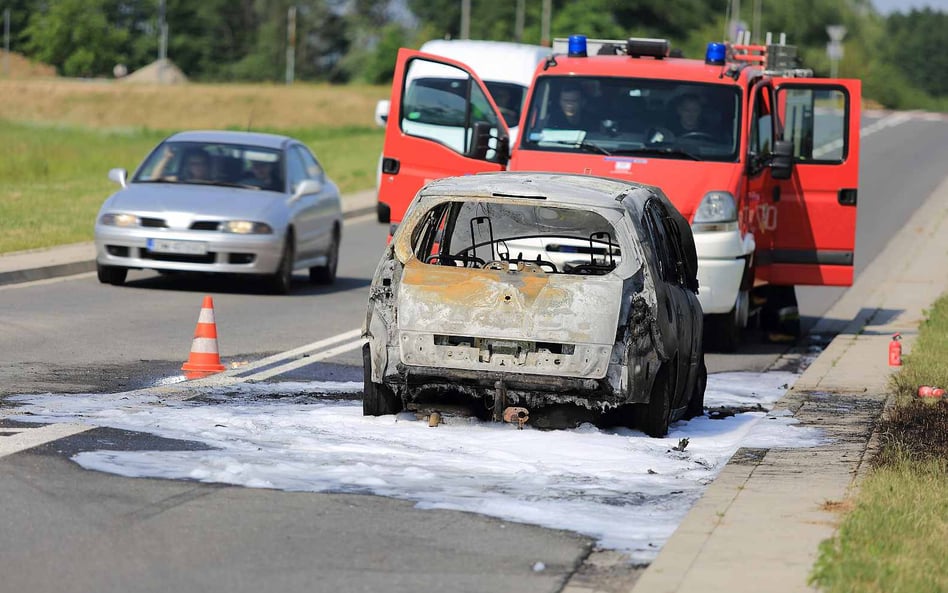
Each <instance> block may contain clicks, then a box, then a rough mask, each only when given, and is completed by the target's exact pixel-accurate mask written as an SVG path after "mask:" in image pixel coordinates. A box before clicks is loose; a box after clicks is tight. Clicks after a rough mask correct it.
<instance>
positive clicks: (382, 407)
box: [362, 344, 402, 416]
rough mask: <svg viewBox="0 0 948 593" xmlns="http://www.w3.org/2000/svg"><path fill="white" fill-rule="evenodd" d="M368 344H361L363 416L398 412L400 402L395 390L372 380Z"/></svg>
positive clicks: (399, 410)
mask: <svg viewBox="0 0 948 593" xmlns="http://www.w3.org/2000/svg"><path fill="white" fill-rule="evenodd" d="M369 348H370V347H369V345H368V344H366V345H364V346H362V377H363V381H364V387H363V395H362V415H363V416H385V415H386V414H398V413H399V412H401V411H402V405H401V404H402V402H401V400H399V399H398V396H397V395H395V392H394V391H392V390H391V389H389V388H388V387H386V386H385V385H382V384H381V383H373V382H372V354H371V351H370V350H369Z"/></svg>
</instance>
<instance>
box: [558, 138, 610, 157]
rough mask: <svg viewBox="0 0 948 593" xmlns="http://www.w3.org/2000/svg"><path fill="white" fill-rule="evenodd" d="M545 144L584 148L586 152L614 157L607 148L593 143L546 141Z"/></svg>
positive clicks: (583, 141) (582, 141)
mask: <svg viewBox="0 0 948 593" xmlns="http://www.w3.org/2000/svg"><path fill="white" fill-rule="evenodd" d="M543 144H556V145H558V146H572V147H573V148H582V149H583V150H585V151H586V152H598V153H601V154H604V155H606V156H612V153H611V152H609V151H608V150H606V149H605V148H603V147H601V146H599V145H598V144H595V143H593V142H586V141H585V140H581V141H579V142H570V141H569V140H544V141H543Z"/></svg>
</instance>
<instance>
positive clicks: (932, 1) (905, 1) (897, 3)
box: [872, 0, 948, 14]
mask: <svg viewBox="0 0 948 593" xmlns="http://www.w3.org/2000/svg"><path fill="white" fill-rule="evenodd" d="M872 5H873V6H875V8H876V10H877V11H879V12H880V13H882V14H889V13H892V12H902V13H906V12H910V11H911V10H912V9H913V8H914V9H917V10H922V9H924V8H931V9H932V10H939V11H942V12H948V0H872Z"/></svg>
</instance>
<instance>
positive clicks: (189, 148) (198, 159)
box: [132, 142, 284, 191]
mask: <svg viewBox="0 0 948 593" xmlns="http://www.w3.org/2000/svg"><path fill="white" fill-rule="evenodd" d="M282 179H283V159H282V157H281V152H280V151H279V150H276V149H272V148H265V147H262V146H252V145H245V144H225V143H220V142H163V143H162V144H160V145H159V146H158V148H156V149H155V150H154V151H152V153H151V154H150V155H148V158H146V159H145V162H144V163H142V166H141V167H139V168H138V171H137V172H136V173H135V178H134V179H133V180H132V181H133V182H136V183H188V184H202V185H223V186H229V187H245V188H248V189H266V190H271V191H283V187H284V184H283V181H282Z"/></svg>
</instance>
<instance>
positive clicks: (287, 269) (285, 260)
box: [270, 233, 296, 294]
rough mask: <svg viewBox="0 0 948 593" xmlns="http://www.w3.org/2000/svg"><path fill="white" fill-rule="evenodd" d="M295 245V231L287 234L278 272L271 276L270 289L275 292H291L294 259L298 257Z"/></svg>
mask: <svg viewBox="0 0 948 593" xmlns="http://www.w3.org/2000/svg"><path fill="white" fill-rule="evenodd" d="M295 252H296V249H295V248H294V247H293V233H287V234H286V243H284V244H283V255H282V257H280V263H279V265H277V270H276V273H275V274H273V275H272V276H271V277H270V290H271V291H272V292H273V293H274V294H289V292H290V287H291V286H292V284H293V261H294V258H295V257H296V253H295Z"/></svg>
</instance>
